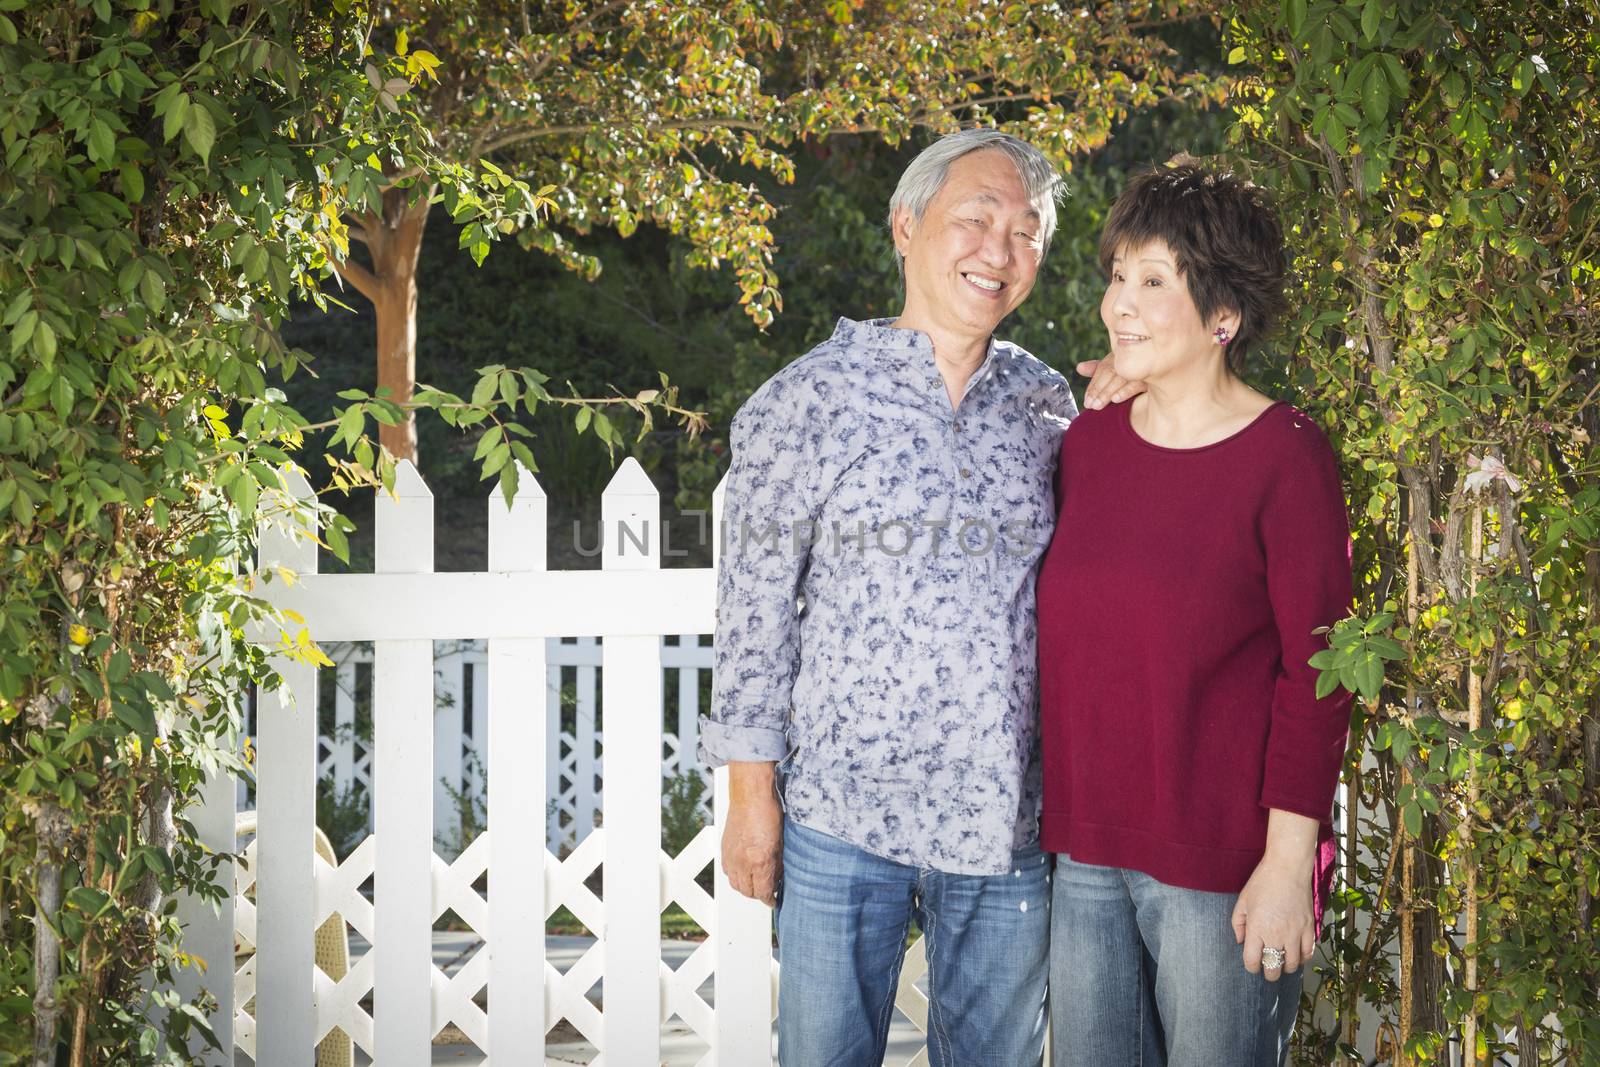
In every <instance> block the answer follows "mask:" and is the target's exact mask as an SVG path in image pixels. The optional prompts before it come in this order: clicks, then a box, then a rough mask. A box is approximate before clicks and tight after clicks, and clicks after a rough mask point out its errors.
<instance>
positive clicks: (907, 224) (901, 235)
mask: <svg viewBox="0 0 1600 1067" xmlns="http://www.w3.org/2000/svg"><path fill="white" fill-rule="evenodd" d="M916 225H917V223H916V220H915V219H913V218H912V217H911V212H910V210H908V209H907V208H899V209H897V210H896V211H895V213H894V225H893V226H892V227H890V230H891V233H892V234H893V236H894V248H895V251H896V252H899V253H900V257H901V258H902V259H904V258H905V254H906V252H907V251H908V250H909V249H910V248H911V233H912V231H913V230H915V229H916Z"/></svg>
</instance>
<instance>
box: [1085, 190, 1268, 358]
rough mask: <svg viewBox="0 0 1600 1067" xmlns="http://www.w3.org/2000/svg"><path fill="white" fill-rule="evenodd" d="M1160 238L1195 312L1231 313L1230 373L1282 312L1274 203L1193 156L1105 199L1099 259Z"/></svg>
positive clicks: (1105, 263)
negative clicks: (1234, 315) (1234, 325)
mask: <svg viewBox="0 0 1600 1067" xmlns="http://www.w3.org/2000/svg"><path fill="white" fill-rule="evenodd" d="M1156 239H1160V240H1161V241H1164V242H1166V245H1167V248H1169V249H1170V250H1171V251H1172V258H1173V260H1174V261H1175V262H1176V264H1177V267H1178V272H1179V273H1180V274H1182V275H1183V277H1184V279H1185V281H1186V282H1187V283H1188V286H1189V297H1190V299H1192V300H1193V301H1194V306H1195V307H1196V308H1197V309H1198V310H1199V312H1200V317H1201V318H1202V319H1209V318H1210V317H1211V316H1212V315H1213V314H1215V313H1216V312H1217V311H1219V310H1227V311H1237V312H1238V313H1239V330H1238V332H1237V333H1236V334H1235V335H1234V337H1233V339H1232V340H1231V341H1229V342H1228V348H1227V351H1228V367H1229V369H1230V370H1232V371H1233V372H1234V373H1235V374H1237V373H1239V372H1240V370H1241V369H1242V368H1243V367H1244V357H1245V354H1246V353H1248V352H1249V351H1250V348H1251V346H1252V345H1254V344H1255V343H1256V342H1257V341H1259V340H1260V339H1261V338H1262V336H1263V335H1265V334H1266V332H1267V331H1268V330H1269V329H1270V328H1271V327H1272V325H1273V323H1274V322H1275V321H1276V320H1277V319H1278V317H1279V316H1281V315H1282V314H1283V311H1284V309H1285V308H1286V307H1287V306H1288V301H1287V300H1286V299H1285V298H1284V295H1283V284H1284V277H1285V275H1286V274H1287V270H1288V268H1287V261H1286V258H1285V255H1284V247H1283V226H1282V225H1281V224H1280V223H1279V221H1278V212H1277V209H1276V208H1275V207H1274V206H1273V204H1272V200H1271V198H1270V197H1268V196H1267V193H1266V191H1265V190H1264V189H1262V188H1261V187H1260V186H1257V185H1253V184H1251V183H1250V182H1248V181H1246V180H1245V179H1243V178H1240V177H1238V176H1237V175H1235V174H1232V173H1230V172H1228V171H1213V170H1207V169H1206V168H1205V167H1202V166H1199V165H1198V164H1195V163H1189V162H1184V163H1179V164H1177V165H1176V166H1165V167H1157V168H1155V169H1153V170H1149V171H1145V172H1144V173H1142V174H1139V175H1137V176H1136V177H1134V178H1133V180H1132V181H1130V182H1129V183H1128V186H1127V188H1125V189H1123V190H1122V195H1120V196H1118V197H1117V202H1116V203H1115V204H1113V205H1112V207H1111V214H1110V216H1109V217H1108V218H1107V219H1106V226H1105V230H1104V231H1103V232H1102V233H1101V234H1100V266H1101V269H1103V270H1104V271H1105V272H1106V273H1107V275H1109V274H1110V273H1111V261H1112V259H1113V258H1115V257H1116V256H1117V255H1119V254H1120V253H1121V252H1122V251H1123V250H1124V249H1131V248H1138V247H1140V246H1141V245H1144V244H1147V243H1148V242H1150V241H1152V240H1156Z"/></svg>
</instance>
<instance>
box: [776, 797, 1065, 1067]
mask: <svg viewBox="0 0 1600 1067" xmlns="http://www.w3.org/2000/svg"><path fill="white" fill-rule="evenodd" d="M913 919H915V920H916V922H917V925H918V926H920V927H921V928H922V932H923V938H924V939H925V942H924V943H925V948H926V951H927V957H928V994H929V1000H930V1003H929V1006H928V1061H929V1063H930V1064H931V1065H932V1067H988V1065H1003V1067H1032V1065H1035V1064H1038V1063H1040V1061H1041V1059H1042V1058H1043V1051H1044V1002H1045V982H1046V974H1047V971H1048V961H1049V935H1050V864H1049V856H1048V855H1046V854H1045V853H1043V852H1040V851H1039V849H1038V848H1037V846H1034V847H1030V848H1027V849H1024V850H1021V851H1019V852H1017V853H1016V854H1015V855H1014V856H1013V857H1012V864H1011V869H1010V870H1008V871H1007V872H1006V873H1005V874H997V875H963V874H944V873H941V872H939V871H932V870H919V869H918V868H916V867H909V866H906V865H905V864H903V863H896V862H894V861H893V860H887V859H883V858H882V857H879V856H874V855H872V854H871V853H868V852H865V851H863V850H861V849H859V848H857V847H855V846H854V845H850V844H846V843H845V842H843V841H840V840H839V839H838V838H835V837H832V836H829V835H828V834H824V833H820V832H818V831H816V830H811V829H808V828H806V827H804V826H801V825H799V824H797V823H795V822H793V821H792V820H788V819H786V820H784V827H783V883H782V887H781V890H780V893H779V899H778V919H777V921H778V955H779V962H780V970H779V980H778V1062H779V1063H780V1064H781V1065H782V1067H878V1065H879V1064H881V1063H882V1062H883V1053H884V1046H885V1044H886V1043H887V1041H888V1037H889V1019H890V1017H891V1015H892V1013H893V1011H894V995H895V988H896V986H897V984H898V982H899V978H900V964H901V961H902V960H903V959H904V957H905V949H906V935H907V933H908V932H909V931H910V928H911V922H912V920H913Z"/></svg>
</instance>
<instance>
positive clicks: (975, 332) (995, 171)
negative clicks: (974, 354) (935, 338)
mask: <svg viewBox="0 0 1600 1067" xmlns="http://www.w3.org/2000/svg"><path fill="white" fill-rule="evenodd" d="M1041 229H1042V227H1041V224H1040V220H1039V214H1038V212H1037V211H1035V210H1034V207H1033V204H1031V203H1030V202H1029V200H1028V194H1027V190H1026V189H1025V188H1024V187H1023V184H1022V178H1021V176H1020V175H1018V174H1017V168H1016V166H1015V165H1014V164H1013V163H1012V162H1011V160H1010V159H1009V158H1008V157H1007V156H1006V155H1005V153H1003V152H1001V151H1000V150H998V149H994V148H984V149H979V150H978V151H976V152H968V153H967V154H966V155H964V156H962V157H961V158H960V159H958V160H956V161H955V162H954V163H952V164H951V165H950V170H949V174H948V177H947V178H946V180H945V183H944V187H943V188H942V189H940V190H939V193H938V195H936V196H935V197H934V198H933V201H932V202H931V203H929V204H928V208H927V210H926V211H925V212H923V215H922V218H921V219H920V220H913V219H912V218H911V215H910V212H906V211H902V212H901V213H900V214H899V215H898V216H896V218H895V225H894V238H895V247H896V248H898V249H899V250H900V254H901V255H902V256H904V257H905V271H906V312H907V314H913V313H914V314H917V315H920V316H926V317H927V318H928V319H929V320H930V321H931V322H934V323H937V324H938V325H940V326H941V327H943V328H944V329H947V330H950V331H951V332H954V333H958V334H962V335H968V336H988V335H989V334H990V333H992V332H993V331H994V328H995V327H996V326H998V325H999V324H1000V320H1001V319H1003V318H1005V317H1006V316H1007V315H1008V314H1010V313H1011V311H1012V310H1013V309H1014V308H1016V307H1017V305H1018V304H1021V303H1022V302H1023V300H1025V299H1027V296H1028V293H1029V292H1030V291H1031V290H1032V289H1033V283H1034V279H1035V278H1037V277H1038V274H1039V260H1040V258H1041V256H1042V255H1043V242H1042V240H1041Z"/></svg>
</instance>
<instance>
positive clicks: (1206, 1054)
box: [1050, 855, 1301, 1067]
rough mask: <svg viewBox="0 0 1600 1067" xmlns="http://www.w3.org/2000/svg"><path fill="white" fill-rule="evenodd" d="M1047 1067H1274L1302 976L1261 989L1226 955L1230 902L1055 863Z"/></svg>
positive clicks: (1233, 951) (1262, 983)
mask: <svg viewBox="0 0 1600 1067" xmlns="http://www.w3.org/2000/svg"><path fill="white" fill-rule="evenodd" d="M1052 896H1053V903H1052V905H1051V920H1050V925H1051V933H1050V1025H1051V1030H1052V1039H1051V1049H1052V1052H1051V1059H1052V1060H1053V1061H1054V1067H1281V1065H1282V1064H1285V1063H1287V1062H1288V1052H1289V1035H1290V1034H1291V1032H1292V1031H1293V1030H1294V1018H1295V1011H1296V1010H1297V1008H1298V1007H1299V1004H1300V983H1301V972H1296V973H1295V974H1285V975H1283V976H1282V977H1281V978H1279V979H1278V980H1277V981H1276V982H1269V981H1267V980H1266V979H1265V978H1263V977H1262V976H1261V975H1259V974H1251V973H1250V972H1249V971H1247V970H1245V969H1244V962H1243V960H1242V955H1243V950H1242V949H1241V948H1240V946H1239V945H1237V944H1235V943H1234V939H1233V927H1232V925H1231V920H1232V917H1233V906H1234V904H1235V902H1237V901H1238V899H1239V898H1238V895H1237V894H1235V893H1205V892H1201V891H1199V890H1195V889H1180V888H1178V887H1176V886H1169V885H1164V884H1162V883H1161V882H1158V881H1156V880H1155V879H1154V878H1151V877H1150V876H1149V875H1147V874H1144V873H1143V872H1141V871H1132V870H1127V869H1124V868H1120V867H1098V866H1094V865H1092V864H1086V863H1075V862H1074V861H1072V860H1071V859H1069V858H1067V857H1066V856H1064V855H1063V856H1058V857H1056V867H1055V884H1054V886H1053V893H1052Z"/></svg>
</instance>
